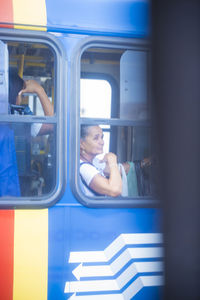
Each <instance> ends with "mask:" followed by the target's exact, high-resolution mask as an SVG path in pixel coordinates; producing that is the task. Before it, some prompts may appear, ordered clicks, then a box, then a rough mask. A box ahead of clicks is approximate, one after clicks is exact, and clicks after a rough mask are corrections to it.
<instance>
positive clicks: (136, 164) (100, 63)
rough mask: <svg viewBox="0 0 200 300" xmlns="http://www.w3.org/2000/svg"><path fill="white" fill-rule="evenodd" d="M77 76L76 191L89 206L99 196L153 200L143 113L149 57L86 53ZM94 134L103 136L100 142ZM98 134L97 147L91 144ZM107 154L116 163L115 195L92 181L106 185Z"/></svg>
mask: <svg viewBox="0 0 200 300" xmlns="http://www.w3.org/2000/svg"><path fill="white" fill-rule="evenodd" d="M81 74H82V75H84V76H83V77H84V78H81V83H80V84H81V89H80V189H81V191H82V192H83V194H85V195H86V196H88V197H90V198H92V199H94V201H96V200H98V197H100V196H101V197H103V198H102V199H106V198H108V201H109V198H110V197H116V196H117V199H118V200H119V197H122V198H123V197H126V198H133V199H134V198H141V197H149V196H152V195H153V194H154V184H153V180H152V168H153V165H154V161H153V158H152V157H153V156H152V153H151V128H150V124H149V111H148V110H149V107H148V102H149V99H148V52H147V51H144V50H140V51H139V50H134V49H127V48H122V49H120V48H117V47H116V48H113V49H112V48H106V47H105V48H104V47H99V48H98V47H95V48H92V47H91V48H88V49H87V50H86V51H85V52H84V53H83V54H82V56H81ZM85 78H87V79H85ZM97 78H98V79H97ZM99 78H100V79H99ZM108 78H109V80H108ZM102 119H103V122H102ZM87 121H88V122H87ZM88 126H89V127H88ZM98 128H101V130H102V132H103V140H104V141H103V142H102V139H101V138H100V135H101V130H100V131H99V129H98ZM95 132H96V133H95ZM98 132H99V142H96V137H95V135H96V136H97V135H98ZM93 133H95V135H94V138H93V137H92V134H93ZM102 145H103V148H102ZM109 152H112V153H114V154H115V155H116V158H117V164H118V169H119V170H120V171H119V172H120V176H121V178H122V191H121V192H120V194H119V193H118V194H117V193H116V194H115V193H112V192H111V193H110V191H109V192H107V190H106V189H107V187H106V188H105V186H104V183H101V180H100V181H99V180H98V178H97V177H95V176H97V175H98V176H99V175H101V176H103V177H104V178H105V179H106V180H109V178H110V173H109V171H108V164H107V163H106V162H105V160H106V159H105V158H106V156H107V153H109ZM88 162H89V164H88ZM91 165H92V166H91ZM94 178H96V179H94ZM103 181H104V180H103ZM101 188H102V189H101ZM118 200H117V201H118Z"/></svg>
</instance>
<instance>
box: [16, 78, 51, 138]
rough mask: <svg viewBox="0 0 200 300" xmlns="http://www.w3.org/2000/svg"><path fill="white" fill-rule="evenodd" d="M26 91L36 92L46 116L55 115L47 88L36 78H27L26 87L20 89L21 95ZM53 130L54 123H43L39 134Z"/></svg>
mask: <svg viewBox="0 0 200 300" xmlns="http://www.w3.org/2000/svg"><path fill="white" fill-rule="evenodd" d="M24 93H36V94H37V96H38V98H39V100H40V103H41V105H42V108H43V111H44V115H45V116H53V115H54V107H53V104H52V103H51V101H50V100H49V98H48V96H47V94H46V92H45V90H44V89H43V87H42V86H41V85H40V84H39V83H37V81H35V80H27V81H25V88H24V89H23V90H21V91H20V93H19V96H20V95H22V94H24ZM52 130H53V125H52V124H46V123H45V124H42V126H41V128H40V130H39V133H38V134H39V135H42V134H47V133H49V132H51V131H52Z"/></svg>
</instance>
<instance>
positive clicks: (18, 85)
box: [0, 39, 57, 200]
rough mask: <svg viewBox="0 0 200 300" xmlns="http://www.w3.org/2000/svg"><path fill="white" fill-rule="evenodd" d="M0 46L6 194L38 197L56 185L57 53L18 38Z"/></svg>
mask: <svg viewBox="0 0 200 300" xmlns="http://www.w3.org/2000/svg"><path fill="white" fill-rule="evenodd" d="M0 49H1V52H2V57H3V60H4V61H3V63H2V65H1V66H3V68H2V70H1V77H2V80H1V83H0V89H1V90H0V92H1V94H2V95H3V97H1V99H3V101H4V109H3V110H1V111H0V113H1V114H2V116H3V120H0V149H1V150H0V151H1V158H0V182H1V185H0V197H7V198H8V197H9V196H17V197H25V198H26V197H31V199H35V200H37V197H41V196H46V195H47V194H50V193H52V192H53V191H54V189H55V187H56V164H57V162H56V144H57V143H56V139H57V136H56V128H57V125H56V119H55V118H54V119H53V118H50V117H54V116H55V107H54V91H55V80H54V74H55V70H56V69H55V66H56V62H55V53H54V51H53V49H51V47H50V46H48V45H46V44H42V43H38V42H32V41H31V42H24V41H18V40H17V39H16V41H13V40H12V41H11V40H9V39H8V40H2V41H0ZM3 54H4V55H3ZM41 117H42V118H41ZM15 118H17V122H16V121H15V120H16V119H15ZM33 118H34V119H33ZM37 118H38V121H37V122H36V120H37ZM48 118H50V119H48ZM19 200H20V199H19Z"/></svg>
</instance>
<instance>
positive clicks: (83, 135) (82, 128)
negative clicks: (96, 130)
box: [81, 125, 95, 139]
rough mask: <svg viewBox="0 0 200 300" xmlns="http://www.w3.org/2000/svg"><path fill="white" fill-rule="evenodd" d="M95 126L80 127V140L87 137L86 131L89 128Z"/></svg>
mask: <svg viewBox="0 0 200 300" xmlns="http://www.w3.org/2000/svg"><path fill="white" fill-rule="evenodd" d="M93 126H95V125H81V139H84V138H85V137H86V136H87V135H88V130H89V128H90V127H93Z"/></svg>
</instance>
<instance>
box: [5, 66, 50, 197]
mask: <svg viewBox="0 0 200 300" xmlns="http://www.w3.org/2000/svg"><path fill="white" fill-rule="evenodd" d="M23 93H36V94H37V95H38V97H39V99H40V102H41V104H42V107H43V110H44V114H45V115H47V116H52V115H53V114H54V109H53V105H52V103H51V102H50V100H49V99H48V97H47V95H46V93H45V91H44V89H43V88H42V87H41V86H40V85H39V84H38V83H37V82H36V81H34V80H27V81H24V80H23V79H21V77H19V75H18V74H17V72H16V71H15V70H14V71H13V70H12V69H10V70H9V95H8V98H9V110H10V113H18V112H19V113H20V114H21V111H22V110H23V114H32V112H31V111H30V109H29V107H28V106H23V107H22V110H20V108H21V107H20V105H21V101H22V94H23ZM15 109H16V110H15ZM51 126H52V125H49V124H40V123H34V124H32V126H31V135H32V136H37V135H42V134H48V133H50V132H51V131H52V129H53V128H52V127H51ZM0 182H1V184H0V197H2V196H20V194H21V192H20V184H19V176H18V167H17V160H16V150H15V143H14V132H13V129H12V128H10V126H9V125H6V124H1V130H0Z"/></svg>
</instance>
